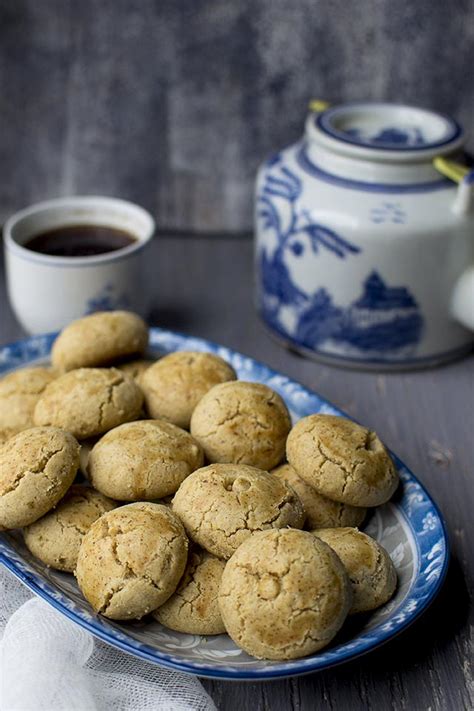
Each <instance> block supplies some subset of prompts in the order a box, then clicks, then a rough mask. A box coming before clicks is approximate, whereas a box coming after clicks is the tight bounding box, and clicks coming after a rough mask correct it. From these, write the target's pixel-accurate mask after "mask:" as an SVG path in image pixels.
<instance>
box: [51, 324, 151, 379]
mask: <svg viewBox="0 0 474 711" xmlns="http://www.w3.org/2000/svg"><path fill="white" fill-rule="evenodd" d="M147 345H148V328H147V325H146V323H145V322H144V321H143V319H141V318H140V317H139V316H137V315H136V314H133V313H130V312H129V311H99V312H97V313H94V314H90V316H84V318H80V319H78V320H77V321H73V322H72V323H70V324H69V326H66V328H65V329H63V330H62V331H61V333H60V334H59V336H58V337H57V338H56V340H55V342H54V344H53V348H52V350H51V360H52V363H53V366H54V367H55V368H58V369H59V370H63V371H67V370H74V369H75V368H87V367H92V366H98V365H108V364H109V363H112V362H113V361H114V360H118V359H120V358H127V357H129V356H132V355H135V354H136V355H140V354H141V353H144V352H145V350H146V348H147Z"/></svg>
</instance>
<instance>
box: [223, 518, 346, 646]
mask: <svg viewBox="0 0 474 711" xmlns="http://www.w3.org/2000/svg"><path fill="white" fill-rule="evenodd" d="M314 541H318V544H319V545H314ZM350 604H351V587H350V582H349V578H348V576H347V573H346V571H345V568H344V566H343V565H342V563H341V561H340V560H339V558H338V557H337V555H335V553H334V551H332V550H331V548H330V547H329V546H327V545H325V544H323V543H322V541H319V540H318V539H317V538H316V537H315V536H312V535H311V534H310V533H308V532H306V531H296V530H295V529H281V530H272V531H263V532H259V533H254V534H252V536H250V538H248V539H247V540H246V541H245V542H244V543H243V544H242V545H241V546H240V548H239V549H238V550H237V551H236V552H235V553H234V555H233V556H232V558H231V559H230V560H229V561H228V563H227V565H226V567H225V570H224V573H223V575H222V582H221V587H220V592H219V607H220V610H221V614H222V619H223V620H224V624H225V627H226V630H227V632H228V634H229V635H230V636H231V637H232V639H233V640H234V642H235V643H236V644H238V645H239V647H242V649H244V650H245V651H246V652H248V653H249V654H251V655H252V656H254V657H258V658H260V659H296V658H298V657H304V656H306V655H307V654H313V653H314V652H317V651H318V650H319V649H321V648H322V647H324V646H325V645H326V644H328V643H329V642H330V641H331V640H332V639H333V637H334V636H335V634H336V633H337V632H338V630H339V629H340V627H341V626H342V624H343V622H344V620H345V618H346V615H347V612H348V610H349V607H350Z"/></svg>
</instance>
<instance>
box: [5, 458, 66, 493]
mask: <svg viewBox="0 0 474 711" xmlns="http://www.w3.org/2000/svg"><path fill="white" fill-rule="evenodd" d="M63 450H64V446H63V447H59V449H54V450H52V451H48V452H47V453H46V454H43V456H42V457H41V458H40V459H39V460H38V461H37V462H36V464H35V466H33V467H31V468H29V469H23V470H22V471H20V472H18V474H17V475H16V476H15V478H14V479H13V481H12V482H11V484H10V485H9V486H7V487H6V488H5V489H2V491H1V492H0V495H1V496H5V495H6V494H10V493H11V492H12V491H15V489H17V488H18V486H19V484H20V482H21V481H22V479H24V478H25V477H26V476H27V475H28V474H43V475H44V476H45V478H46V479H48V480H49V481H50V482H51V484H55V483H56V480H55V479H51V477H50V476H49V474H48V472H47V471H46V467H47V466H48V464H49V462H50V461H51V459H52V458H53V457H54V456H55V455H56V454H59V453H60V452H62V451H63Z"/></svg>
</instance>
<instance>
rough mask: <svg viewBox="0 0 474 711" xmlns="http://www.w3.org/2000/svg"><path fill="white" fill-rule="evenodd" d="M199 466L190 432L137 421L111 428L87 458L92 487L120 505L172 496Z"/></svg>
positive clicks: (166, 424)
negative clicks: (126, 502)
mask: <svg viewBox="0 0 474 711" xmlns="http://www.w3.org/2000/svg"><path fill="white" fill-rule="evenodd" d="M202 464H203V453H202V449H201V447H200V446H199V444H198V443H197V442H196V441H195V440H194V439H193V437H191V435H190V434H189V432H186V431H185V430H182V429H180V428H179V427H176V426H175V425H172V424H171V423H170V422H166V421H165V420H138V421H136V422H128V423H127V424H125V425H120V427H115V428H114V429H113V430H110V431H109V432H107V434H105V435H104V436H103V437H102V438H101V439H100V440H99V441H98V442H97V444H95V445H94V447H93V448H92V451H91V452H90V454H89V462H88V467H87V468H88V475H89V478H90V480H91V483H92V485H93V486H94V487H95V488H96V489H98V491H101V492H102V493H103V494H105V495H106V496H111V497H112V498H114V499H118V500H119V501H152V500H153V499H160V498H162V497H164V496H169V495H170V494H174V493H175V491H177V490H178V487H179V485H180V484H181V482H182V481H184V479H186V477H187V476H189V474H191V472H193V471H194V470H195V469H199V467H201V466H202Z"/></svg>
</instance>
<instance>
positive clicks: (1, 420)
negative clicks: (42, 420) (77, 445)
mask: <svg viewBox="0 0 474 711" xmlns="http://www.w3.org/2000/svg"><path fill="white" fill-rule="evenodd" d="M55 378H56V374H55V373H54V372H53V371H52V370H51V369H50V368H22V369H21V370H14V371H13V372H12V373H8V375H5V376H4V377H3V378H2V379H1V380H0V430H1V431H2V432H3V433H4V440H5V441H6V440H7V439H9V437H11V436H12V435H13V434H16V433H17V432H21V431H22V430H26V429H28V427H33V426H34V422H33V413H34V410H35V407H36V403H37V402H38V400H39V399H40V397H41V395H42V393H43V392H44V389H45V388H46V386H47V385H48V384H49V383H51V382H52V381H53V380H54V379H55Z"/></svg>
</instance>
